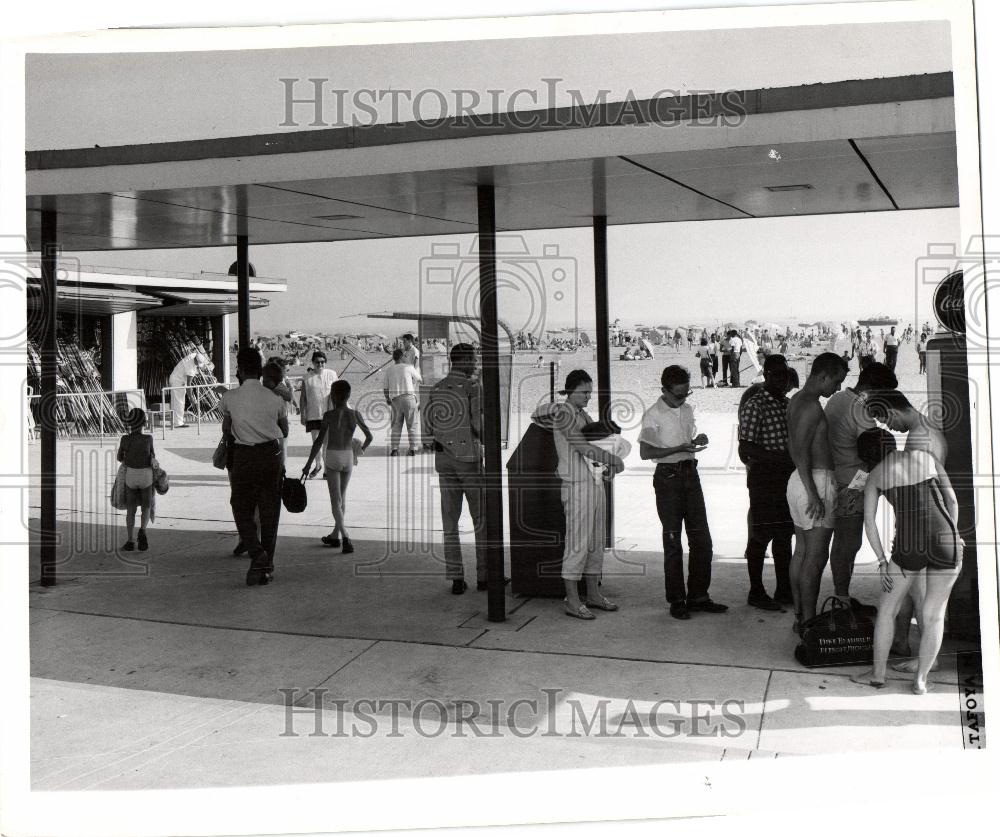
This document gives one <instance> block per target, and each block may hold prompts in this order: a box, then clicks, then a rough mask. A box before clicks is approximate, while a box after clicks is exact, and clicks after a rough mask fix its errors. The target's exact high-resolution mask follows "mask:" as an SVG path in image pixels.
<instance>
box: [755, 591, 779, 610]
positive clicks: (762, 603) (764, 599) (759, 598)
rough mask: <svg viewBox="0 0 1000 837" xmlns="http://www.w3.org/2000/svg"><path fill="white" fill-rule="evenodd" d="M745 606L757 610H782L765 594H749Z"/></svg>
mask: <svg viewBox="0 0 1000 837" xmlns="http://www.w3.org/2000/svg"><path fill="white" fill-rule="evenodd" d="M747 604H748V605H750V607H755V608H757V609H758V610H782V609H783V608H782V607H781V605H780V604H778V603H777V602H776V601H775V600H774V599H772V598H771V597H770V596H769V595H767V593H751V594H750V595H749V596H747Z"/></svg>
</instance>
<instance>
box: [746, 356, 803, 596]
mask: <svg viewBox="0 0 1000 837" xmlns="http://www.w3.org/2000/svg"><path fill="white" fill-rule="evenodd" d="M764 369H765V378H764V385H763V386H760V387H753V388H751V390H749V391H748V392H749V393H750V395H749V397H748V398H747V399H746V400H745V402H744V403H742V404H741V405H740V410H739V441H740V448H739V450H740V458H741V459H742V460H743V461H744V462H745V463H746V466H747V490H748V491H749V493H750V537H749V538H748V541H747V550H746V559H747V572H748V574H749V576H750V593H749V595H748V596H747V604H749V605H751V606H752V607H756V608H759V609H761V610H781V605H782V604H791V603H793V601H792V588H791V582H790V579H789V566H790V564H791V560H792V535H793V534H794V527H793V525H792V516H791V513H790V512H789V509H788V500H787V498H786V496H785V489H786V487H787V485H788V478H789V477H790V476H791V474H792V471H794V470H795V464H794V463H793V462H792V460H791V457H790V456H789V455H788V415H787V413H788V398H787V397H786V392H787V391H788V383H789V374H788V366H787V364H786V363H785V362H784V358H782V357H781V356H780V355H770V356H769V357H768V358H767V359H766V360H765V363H764ZM768 544H771V550H772V554H773V556H774V576H775V582H776V588H775V593H774V598H773V599H772V598H771V597H770V596H769V595H768V594H767V592H766V591H765V589H764V582H763V571H764V553H765V551H766V549H767V545H768Z"/></svg>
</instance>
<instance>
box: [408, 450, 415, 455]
mask: <svg viewBox="0 0 1000 837" xmlns="http://www.w3.org/2000/svg"><path fill="white" fill-rule="evenodd" d="M406 455H407V456H416V455H417V452H416V451H415V450H411V451H410V452H409V453H408V454H406Z"/></svg>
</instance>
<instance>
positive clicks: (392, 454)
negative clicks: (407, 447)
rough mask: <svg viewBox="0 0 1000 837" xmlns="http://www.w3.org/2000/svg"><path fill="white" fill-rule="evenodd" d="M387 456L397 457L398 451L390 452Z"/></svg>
mask: <svg viewBox="0 0 1000 837" xmlns="http://www.w3.org/2000/svg"><path fill="white" fill-rule="evenodd" d="M389 456H399V451H398V450H391V451H389Z"/></svg>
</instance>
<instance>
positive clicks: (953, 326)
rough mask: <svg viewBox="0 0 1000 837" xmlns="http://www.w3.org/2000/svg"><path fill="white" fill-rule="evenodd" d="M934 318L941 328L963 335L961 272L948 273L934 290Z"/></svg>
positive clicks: (962, 283)
mask: <svg viewBox="0 0 1000 837" xmlns="http://www.w3.org/2000/svg"><path fill="white" fill-rule="evenodd" d="M934 316H935V317H937V321H938V322H939V323H940V324H941V327H942V328H945V329H947V330H948V331H951V332H954V333H956V334H964V333H965V283H964V282H963V277H962V271H961V270H956V271H955V272H954V273H949V274H948V275H947V276H946V277H945V278H944V279H942V280H941V284H940V285H938V286H937V288H935V289H934Z"/></svg>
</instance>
